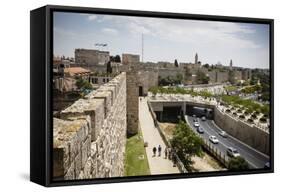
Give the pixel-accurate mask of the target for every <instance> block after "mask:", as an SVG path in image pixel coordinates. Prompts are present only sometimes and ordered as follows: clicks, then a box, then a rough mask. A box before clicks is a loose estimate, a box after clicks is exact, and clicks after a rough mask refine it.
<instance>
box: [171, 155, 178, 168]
mask: <svg viewBox="0 0 281 192" xmlns="http://www.w3.org/2000/svg"><path fill="white" fill-rule="evenodd" d="M172 161H173V167H175V166H176V162H177V157H176V153H175V152H172Z"/></svg>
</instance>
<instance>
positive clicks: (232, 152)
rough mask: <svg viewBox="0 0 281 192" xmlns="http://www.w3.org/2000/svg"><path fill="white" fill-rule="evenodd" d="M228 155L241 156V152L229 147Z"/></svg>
mask: <svg viewBox="0 0 281 192" xmlns="http://www.w3.org/2000/svg"><path fill="white" fill-rule="evenodd" d="M226 153H227V155H229V156H230V157H239V156H240V153H239V152H238V151H237V149H234V148H233V147H228V148H227V150H226Z"/></svg>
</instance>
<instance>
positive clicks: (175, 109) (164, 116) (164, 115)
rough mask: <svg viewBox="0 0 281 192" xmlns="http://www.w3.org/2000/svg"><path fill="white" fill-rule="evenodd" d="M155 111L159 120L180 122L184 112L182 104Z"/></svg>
mask: <svg viewBox="0 0 281 192" xmlns="http://www.w3.org/2000/svg"><path fill="white" fill-rule="evenodd" d="M155 113H156V118H157V120H158V121H159V122H171V123H178V122H179V120H180V119H181V117H182V114H183V112H182V107H181V106H172V107H170V106H169V107H163V111H155Z"/></svg>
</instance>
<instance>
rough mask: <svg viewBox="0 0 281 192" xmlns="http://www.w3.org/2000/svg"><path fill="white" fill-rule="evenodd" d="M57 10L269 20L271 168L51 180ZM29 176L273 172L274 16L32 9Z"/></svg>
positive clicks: (44, 179) (44, 180) (47, 180)
mask: <svg viewBox="0 0 281 192" xmlns="http://www.w3.org/2000/svg"><path fill="white" fill-rule="evenodd" d="M54 11H62V12H73V13H94V14H108V15H123V16H145V17H155V18H177V19H193V20H206V21H226V22H243V23H257V24H269V26H270V83H271V85H270V89H271V93H270V121H271V127H270V157H271V158H270V169H253V170H247V171H239V172H231V171H222V172H204V173H192V174H169V175H150V176H133V177H119V178H99V179H92V180H71V181H52V179H51V176H52V169H51V167H52V150H51V149H52V115H51V114H52V97H51V96H52V73H51V70H52V62H51V61H52V57H53V26H52V24H53V16H52V13H53V12H54ZM30 46H31V48H30V87H31V89H30V103H31V104H30V124H31V125H30V180H31V181H32V182H35V183H38V184H40V185H43V186H48V187H53V186H66V185H84V184H97V183H113V182H114V183H115V182H132V181H147V180H163V179H180V178H196V177H209V176H227V175H242V174H257V173H273V172H274V144H273V143H274V20H273V19H261V18H246V17H229V16H216V15H197V14H185V13H167V12H149V11H136V10H120V9H104V8H89V7H71V6H55V5H47V6H44V7H41V8H38V9H35V10H32V11H31V12H30Z"/></svg>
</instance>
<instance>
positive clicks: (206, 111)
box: [186, 105, 214, 120]
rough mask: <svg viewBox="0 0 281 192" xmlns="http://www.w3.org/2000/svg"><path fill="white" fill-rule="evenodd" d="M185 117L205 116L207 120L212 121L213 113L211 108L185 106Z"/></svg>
mask: <svg viewBox="0 0 281 192" xmlns="http://www.w3.org/2000/svg"><path fill="white" fill-rule="evenodd" d="M186 115H189V116H192V115H196V116H197V117H203V116H205V117H206V118H207V119H210V120H212V119H214V112H213V109H211V108H204V107H195V106H190V105H186Z"/></svg>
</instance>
